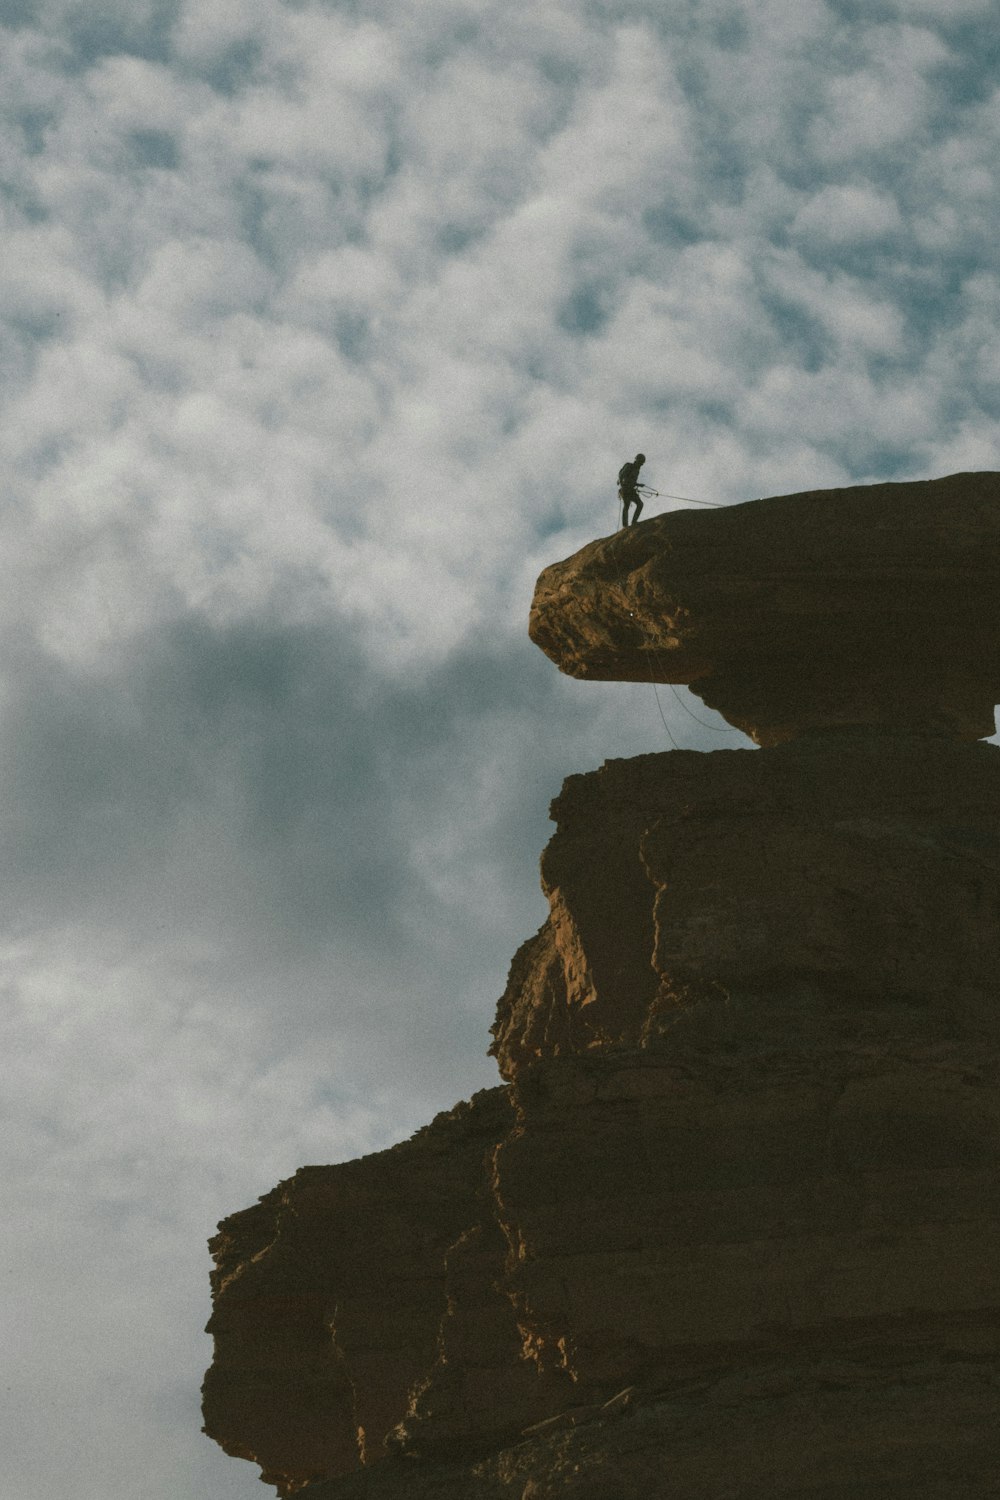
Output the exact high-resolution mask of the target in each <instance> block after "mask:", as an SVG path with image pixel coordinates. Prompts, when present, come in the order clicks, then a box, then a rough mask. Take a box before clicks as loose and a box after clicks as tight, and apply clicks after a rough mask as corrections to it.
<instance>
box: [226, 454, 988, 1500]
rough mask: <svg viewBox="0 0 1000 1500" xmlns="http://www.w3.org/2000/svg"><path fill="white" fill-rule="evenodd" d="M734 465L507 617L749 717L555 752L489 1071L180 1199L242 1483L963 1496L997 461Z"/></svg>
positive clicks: (978, 1245) (593, 665)
mask: <svg viewBox="0 0 1000 1500" xmlns="http://www.w3.org/2000/svg"><path fill="white" fill-rule="evenodd" d="M890 491H891V493H889V492H890ZM942 501H948V502H949V504H951V506H952V511H951V513H950V514H949V516H947V517H946V518H945V519H942V513H941V504H942ZM739 509H741V510H742V514H730V513H727V517H728V518H727V519H724V520H721V521H720V520H718V519H717V518H716V517H714V516H713V517H683V518H675V517H664V518H657V519H656V520H654V521H652V522H649V523H642V524H641V525H640V526H638V527H636V528H634V529H632V530H630V531H628V532H626V533H623V534H622V535H621V536H620V537H619V538H616V539H614V540H613V541H610V542H605V543H598V544H594V547H592V548H590V549H585V550H584V553H582V554H580V555H579V556H578V557H577V558H576V559H570V560H569V562H568V563H567V564H563V565H559V567H558V568H556V569H552V570H548V571H547V573H546V574H544V575H543V577H542V580H540V584H539V594H538V596H537V598H536V611H535V616H534V622H533V629H535V632H536V638H542V637H544V639H542V644H543V645H545V648H546V649H547V650H551V651H552V654H553V655H555V656H556V658H557V659H559V660H560V663H561V665H562V666H563V667H564V669H565V670H570V671H579V675H593V676H600V675H609V674H610V675H614V674H615V673H618V674H619V675H623V676H628V675H630V674H631V673H632V669H633V668H634V669H635V671H636V672H638V667H639V665H643V666H646V665H648V662H647V661H646V657H647V656H648V654H649V650H650V649H654V650H655V651H656V652H661V651H669V652H672V653H673V657H672V666H671V667H670V670H669V672H668V675H667V676H666V678H665V679H664V680H679V681H685V680H692V681H694V680H695V679H697V681H698V682H700V684H701V689H704V696H705V698H706V701H713V700H712V694H713V693H715V692H716V687H718V684H720V683H721V684H723V689H724V690H723V689H720V690H719V692H718V694H717V698H718V701H719V702H720V703H721V702H722V700H723V699H724V700H725V702H726V704H727V705H728V709H730V710H731V709H733V705H734V704H735V705H736V706H737V710H738V711H734V712H733V717H735V718H736V720H737V721H740V722H745V723H746V724H747V725H748V726H749V727H755V728H756V732H757V733H758V737H759V738H760V739H761V740H762V741H764V742H765V743H766V744H767V745H769V746H770V748H766V749H764V750H761V751H760V752H753V751H725V752H717V753H715V754H711V755H698V754H689V753H681V752H674V753H671V754H669V755H649V756H641V757H638V758H637V759H635V760H631V761H613V762H610V763H608V764H607V765H605V766H604V767H603V768H602V769H601V770H600V771H597V772H593V773H591V774H588V775H583V776H572V777H570V778H569V780H568V781H567V782H566V784H565V786H564V788H563V791H562V793H561V795H560V796H559V797H558V798H557V800H556V802H555V803H554V804H553V817H554V819H555V822H556V832H555V834H554V836H553V838H552V841H551V843H550V844H549V847H548V849H547V850H546V851H545V854H544V856H543V859H542V883H543V888H544V890H545V893H546V895H547V897H548V901H549V910H550V914H549V918H548V920H547V922H546V923H545V925H544V926H543V927H542V929H541V930H540V932H539V933H538V934H537V935H536V936H535V937H534V938H532V939H531V940H530V941H529V942H528V943H526V944H525V945H524V946H523V947H522V948H521V949H520V951H519V952H518V953H517V955H516V956H515V958H514V961H513V963H512V965H511V971H510V976H509V980H508V984H507V989H506V991H505V994H504V996H503V998H502V999H501V1001H500V1004H499V1008H498V1013H497V1020H496V1024H495V1026H494V1029H493V1035H494V1043H493V1048H492V1051H493V1053H494V1055H495V1056H496V1058H497V1061H498V1064H499V1066H500V1070H501V1074H502V1076H503V1077H504V1079H505V1080H507V1082H506V1084H505V1085H504V1086H503V1087H500V1088H497V1089H495V1090H491V1091H486V1092H484V1093H482V1094H479V1095H477V1096H476V1097H475V1099H474V1100H473V1101H472V1102H471V1104H469V1105H462V1106H459V1107H458V1108H457V1109H456V1110H454V1111H452V1112H451V1113H450V1114H447V1115H442V1116H440V1117H439V1118H438V1119H437V1120H436V1121H434V1123H433V1124H432V1125H430V1126H428V1127H427V1128H426V1129H425V1130H423V1131H421V1132H419V1133H418V1134H417V1135H416V1136H415V1137H414V1138H413V1140H412V1141H409V1142H405V1143H404V1144H402V1145H400V1146H396V1147H394V1148H393V1149H392V1150H390V1151H385V1152H381V1153H378V1154H377V1155H374V1156H370V1157H366V1158H364V1159H362V1160H361V1161H358V1162H350V1163H345V1164H343V1165H340V1166H334V1167H308V1168H303V1169H302V1170H301V1171H300V1172H298V1173H297V1174H296V1175H295V1177H293V1178H292V1179H290V1180H289V1181H288V1182H286V1183H282V1184H280V1185H279V1187H277V1188H276V1189H274V1190H273V1192H271V1193H269V1194H268V1195H267V1196H266V1197H265V1198H263V1199H262V1200H261V1201H260V1203H259V1204H258V1205H256V1206H255V1207H254V1208H251V1209H248V1210H246V1211H244V1212H242V1213H238V1214H234V1215H233V1216H232V1217H231V1218H229V1219H227V1220H225V1221H224V1222H223V1224H222V1225H221V1226H220V1233H219V1235H218V1236H217V1238H216V1239H215V1241H213V1246H212V1248H213V1252H214V1254H215V1257H216V1263H217V1270H216V1273H215V1276H214V1279H213V1290H214V1299H215V1310H214V1313H213V1317H212V1322H211V1324H210V1325H209V1326H210V1329H211V1331H212V1332H213V1334H214V1336H215V1346H216V1354H215V1362H214V1364H213V1366H212V1369H211V1370H210V1371H209V1374H208V1376H207V1379H206V1386H205V1420H206V1429H207V1430H208V1431H209V1432H210V1433H211V1434H212V1435H213V1436H214V1437H215V1438H216V1439H217V1440H218V1441H219V1442H220V1443H221V1444H222V1445H223V1447H225V1448H226V1449H227V1451H229V1452H231V1453H234V1454H238V1455H240V1456H242V1457H244V1458H250V1459H253V1460H254V1461H255V1462H257V1463H258V1464H259V1465H260V1466H261V1468H262V1470H263V1477H264V1478H266V1479H267V1480H269V1482H271V1483H273V1484H274V1485H275V1486H276V1487H277V1488H278V1490H279V1492H280V1493H281V1494H283V1495H290V1494H293V1493H295V1492H297V1491H299V1490H301V1491H303V1493H304V1494H306V1495H308V1497H309V1500H349V1497H360V1496H364V1497H366V1500H401V1497H404V1496H405V1497H406V1500H502V1497H503V1500H557V1497H558V1500H633V1497H634V1500H699V1497H705V1500H728V1497H732V1500H765V1497H767V1500H773V1497H775V1496H788V1497H805V1496H810V1497H812V1500H861V1497H865V1500H867V1497H869V1496H878V1497H879V1500H904V1497H905V1500H913V1497H914V1496H917V1495H919V1496H920V1497H921V1500H924V1497H931V1500H935V1497H937V1500H967V1497H968V1496H976V1497H979V1496H983V1497H987V1496H998V1497H1000V1442H998V1439H997V1433H998V1431H1000V1358H998V1356H1000V1172H998V1154H1000V1153H998V1147H1000V1016H998V998H1000V997H998V980H997V968H998V963H997V960H998V956H1000V954H998V931H1000V751H998V750H997V749H996V748H995V747H993V746H990V745H983V744H971V743H963V737H965V738H966V739H967V738H968V736H969V735H970V734H972V733H973V732H979V731H978V729H977V726H979V725H980V722H981V720H982V718H983V713H984V710H983V705H984V704H986V705H987V706H988V705H989V704H992V702H993V697H994V695H995V688H996V683H997V681H998V680H1000V679H998V676H997V674H998V672H1000V639H998V635H1000V610H997V609H996V604H997V603H998V602H1000V599H998V597H997V586H998V585H997V579H998V576H1000V489H998V476H996V475H980V476H954V477H953V478H952V479H951V480H947V481H938V482H936V484H935V485H933V486H931V485H928V486H920V485H911V486H888V487H886V486H879V487H873V489H872V490H870V491H841V492H833V494H832V496H831V495H829V494H828V495H825V496H824V495H812V496H804V497H803V496H794V497H784V498H783V499H782V500H781V501H780V502H777V501H775V502H760V504H759V505H757V506H753V507H743V508H739ZM803 520H804V521H805V522H807V523H808V524H806V525H803V524H802V522H803ZM852 528H853V531H852ZM852 535H853V538H854V545H855V559H854V570H853V572H852V571H851V568H850V566H849V563H850V554H849V547H848V542H849V541H850V538H851V536H852ZM768 558H769V559H770V562H771V572H770V573H768V571H767V568H766V566H765V560H766V559H768ZM995 565H996V566H995ZM727 570H728V571H727ZM755 601H756V602H755ZM755 611H756V612H755ZM539 621H542V624H541V626H539ZM546 632H548V634H547V635H546ZM651 642H652V643H653V645H652V647H651V646H650V643H651ZM748 642H749V643H751V644H752V646H753V652H752V653H751V656H749V657H748V655H747V651H748ZM574 653H577V654H576V655H574ZM751 658H752V659H751ZM807 659H808V661H807ZM685 674H686V675H685ZM796 674H798V675H796ZM713 683H714V684H715V685H716V687H712V686H711V684H713ZM706 684H709V687H706ZM701 689H700V690H701ZM797 694H798V696H797ZM741 695H742V697H741ZM741 704H742V707H741V706H740V705H741ZM741 715H742V719H741ZM837 726H840V727H837ZM844 726H850V727H844ZM986 727H987V728H989V727H990V726H989V725H987V726H986ZM931 730H934V731H935V732H930V731H931Z"/></svg>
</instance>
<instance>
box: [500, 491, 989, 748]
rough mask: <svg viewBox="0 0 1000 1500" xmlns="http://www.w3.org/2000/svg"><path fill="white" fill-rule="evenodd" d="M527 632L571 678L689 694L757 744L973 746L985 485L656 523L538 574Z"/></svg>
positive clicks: (979, 679)
mask: <svg viewBox="0 0 1000 1500" xmlns="http://www.w3.org/2000/svg"><path fill="white" fill-rule="evenodd" d="M529 632H530V634H531V638H532V640H533V641H535V643H536V644H537V645H538V646H540V647H541V648H542V650H543V651H544V652H545V653H546V655H548V656H549V657H551V659H552V660H553V661H554V662H555V663H556V665H557V666H558V667H559V668H560V669H561V670H562V671H563V672H566V673H568V674H569V675H570V676H571V677H583V678H590V679H597V680H601V681H607V680H612V681H616V682H650V681H655V682H675V683H688V684H689V685H690V687H691V690H692V691H693V692H695V693H697V694H698V696H699V697H700V698H702V699H703V701H704V702H705V703H706V704H708V706H709V707H711V708H715V709H717V710H718V711H719V712H720V713H721V714H724V715H725V717H726V718H727V719H729V721H730V722H731V723H732V724H735V725H736V726H737V727H738V728H740V729H743V730H744V731H745V732H746V733H747V734H749V735H750V736H751V738H752V739H754V740H756V741H757V743H758V744H760V745H773V744H777V743H779V742H780V741H782V740H786V739H790V738H792V737H793V736H794V735H796V734H799V733H801V732H802V731H803V730H805V729H817V728H831V727H835V726H838V725H853V724H859V723H864V724H880V725H885V726H886V727H888V728H897V729H898V728H910V729H921V730H941V731H944V732H947V733H951V734H956V735H959V736H961V737H962V738H964V739H979V738H981V737H982V736H984V735H988V734H992V733H993V706H994V704H995V703H996V702H997V701H998V698H1000V475H998V474H993V473H980V474H953V475H951V476H949V477H948V478H946V479H934V480H926V481H921V482H916V483H910V484H876V485H870V486H866V487H864V488H858V489H842V490H816V491H810V492H807V493H805V494H801V495H779V496H775V497H773V498H771V499H767V500H758V501H755V502H753V503H751V504H746V505H734V506H729V507H726V508H725V509H721V510H714V511H709V512H707V513H706V512H698V513H691V512H688V511H672V512H670V513H669V514H667V515H662V516H655V517H653V518H651V519H650V520H648V521H642V522H640V524H639V525H638V526H635V527H630V528H629V529H628V530H626V531H622V532H619V533H618V534H617V535H616V536H612V537H607V538H605V539H604V540H602V541H597V542H591V544H590V545H589V546H587V547H584V548H583V550H582V551H581V552H578V553H577V554H576V555H575V556H574V557H571V558H568V559H567V560H566V561H565V562H560V563H555V564H553V566H552V567H550V568H546V569H545V571H544V573H542V575H541V577H540V578H539V580H538V584H537V587H536V589H535V598H534V602H533V604H532V607H531V618H530V622H529Z"/></svg>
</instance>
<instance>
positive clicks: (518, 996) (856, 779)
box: [491, 731, 1000, 1078]
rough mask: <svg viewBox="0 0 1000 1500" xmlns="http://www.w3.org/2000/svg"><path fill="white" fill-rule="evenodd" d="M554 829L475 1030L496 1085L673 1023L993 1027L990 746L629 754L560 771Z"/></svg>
mask: <svg viewBox="0 0 1000 1500" xmlns="http://www.w3.org/2000/svg"><path fill="white" fill-rule="evenodd" d="M552 816H553V818H554V819H555V821H556V824H557V831H556V833H555V835H554V837H553V838H552V841H551V842H550V844H549V846H548V848H547V849H546V851H545V854H544V855H543V858H542V887H543V889H544V891H545V893H546V895H547V896H548V899H549V903H550V907H551V915H550V917H549V921H548V922H547V923H546V925H545V926H544V927H543V928H542V930H541V933H540V934H539V935H538V936H537V937H536V938H534V939H532V940H531V942H530V943H528V944H526V945H525V947H524V948H522V949H521V950H520V952H519V954H518V955H517V957H516V958H515V961H514V964H513V966H512V969H511V976H510V980H509V982H508V986H507V990H506V992H505V994H504V996H503V998H502V999H501V1001H500V1005H499V1008H498V1014H497V1020H496V1023H495V1025H494V1028H493V1035H494V1042H493V1047H492V1049H491V1050H492V1052H493V1054H494V1055H495V1056H496V1058H497V1061H498V1063H499V1065H500V1070H501V1072H502V1073H503V1075H504V1076H505V1077H506V1078H514V1077H516V1076H517V1073H518V1070H519V1069H520V1068H521V1067H523V1066H525V1065H526V1064H529V1063H532V1062H534V1061H537V1060H538V1059H540V1058H544V1057H552V1056H559V1055H566V1054H568V1053H574V1052H576V1053H579V1052H582V1051H588V1050H593V1049H595V1048H603V1047H607V1046H608V1045H612V1044H614V1045H621V1046H637V1045H639V1043H640V1042H643V1041H645V1042H647V1043H648V1042H651V1041H652V1040H653V1039H654V1038H655V1037H656V1035H657V1034H659V1033H662V1032H666V1031H677V1030H678V1028H679V1029H680V1030H682V1031H684V1032H687V1031H689V1030H690V1029H691V1028H692V1027H698V1028H701V1029H702V1030H704V1029H705V1028H709V1027H716V1028H718V1031H717V1035H718V1038H719V1041H720V1043H721V1042H722V1041H723V1039H724V1038H725V1037H726V1036H728V1035H729V1034H730V1032H735V1031H736V1030H739V1029H741V1028H742V1030H743V1031H744V1032H752V1034H754V1035H755V1036H756V1037H757V1038H758V1041H759V1044H760V1045H761V1046H762V1047H763V1046H781V1047H787V1046H789V1045H793V1044H798V1042H799V1041H800V1040H801V1041H803V1042H804V1043H810V1042H811V1039H812V1038H813V1037H815V1036H818V1035H820V1034H825V1035H827V1036H828V1037H839V1038H841V1039H843V1040H844V1041H845V1042H846V1043H847V1044H849V1045H854V1044H855V1043H857V1044H860V1043H861V1041H862V1040H863V1039H866V1040H867V1041H868V1042H874V1041H877V1040H879V1039H882V1040H884V1039H891V1038H892V1037H894V1036H896V1035H897V1034H900V1035H906V1036H915V1035H921V1036H924V1037H926V1038H930V1037H948V1038H952V1037H954V1036H957V1035H986V1034H989V1035H992V1034H993V1032H994V1028H995V1027H996V1022H997V1018H996V977H995V976H996V964H997V924H998V919H1000V752H998V750H997V749H996V747H994V746H992V745H963V744H960V743H955V742H952V741H949V740H946V739H941V738H938V737H933V736H906V735H888V734H870V733H862V732H846V731H842V732H840V733H837V734H831V735H824V736H812V737H806V738H804V739H802V740H800V741H797V742H795V743H794V744H788V745H784V746H782V747H780V748H778V749H775V750H772V751H768V752H767V753H755V752H753V751H739V750H737V751H717V752H716V753H714V754H712V755H699V754H697V753H694V752H684V751H676V752H672V753H668V754H663V755H646V756H639V757H637V758H636V759H634V760H629V761H611V762H609V763H608V764H607V765H605V766H604V767H603V768H602V769H601V770H600V771H597V772H594V773H592V774H590V775H588V776H571V777H570V778H569V779H568V781H567V782H566V784H565V786H564V788H563V791H562V795H561V796H560V797H558V798H557V799H556V801H555V802H554V803H553V808H552ZM741 1018H742V1019H741Z"/></svg>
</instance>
